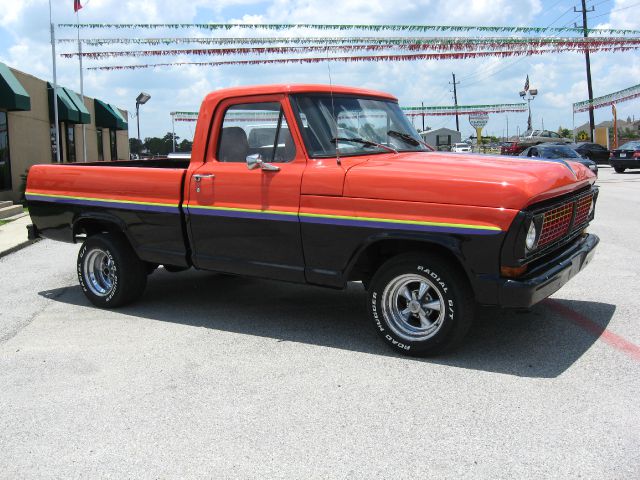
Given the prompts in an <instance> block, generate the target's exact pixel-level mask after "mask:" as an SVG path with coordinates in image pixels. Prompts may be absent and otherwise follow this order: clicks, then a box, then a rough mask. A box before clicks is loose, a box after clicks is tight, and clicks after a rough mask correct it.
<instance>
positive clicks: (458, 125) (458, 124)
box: [449, 73, 460, 132]
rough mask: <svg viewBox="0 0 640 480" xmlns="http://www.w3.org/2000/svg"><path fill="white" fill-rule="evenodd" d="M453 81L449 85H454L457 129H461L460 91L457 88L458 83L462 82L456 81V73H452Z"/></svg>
mask: <svg viewBox="0 0 640 480" xmlns="http://www.w3.org/2000/svg"><path fill="white" fill-rule="evenodd" d="M451 75H453V82H449V85H453V103H454V105H455V106H456V130H457V131H458V132H459V131H460V120H458V91H457V90H456V85H460V82H456V74H455V73H452V74H451Z"/></svg>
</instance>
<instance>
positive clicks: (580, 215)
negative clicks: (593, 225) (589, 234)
mask: <svg viewBox="0 0 640 480" xmlns="http://www.w3.org/2000/svg"><path fill="white" fill-rule="evenodd" d="M591 202H593V196H592V195H586V196H584V197H582V198H579V199H578V201H576V218H575V220H574V221H573V225H574V228H577V227H580V226H582V225H584V224H585V223H587V221H588V220H589V210H591Z"/></svg>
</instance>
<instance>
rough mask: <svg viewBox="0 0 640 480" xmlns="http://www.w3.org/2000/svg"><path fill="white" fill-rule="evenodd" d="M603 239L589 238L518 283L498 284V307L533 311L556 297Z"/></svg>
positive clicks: (516, 280) (504, 281) (509, 280)
mask: <svg viewBox="0 0 640 480" xmlns="http://www.w3.org/2000/svg"><path fill="white" fill-rule="evenodd" d="M599 242H600V239H599V238H598V237H597V236H596V235H593V234H586V235H585V236H584V237H583V239H582V241H581V242H579V243H578V245H576V247H574V248H571V249H570V250H569V251H568V252H565V254H563V255H562V256H560V257H558V258H553V259H552V260H549V261H547V262H545V263H544V264H543V265H540V266H538V267H536V268H535V269H533V270H532V271H531V272H529V273H528V274H527V276H525V277H522V278H518V279H501V280H500V281H499V284H498V298H499V305H500V306H502V307H522V308H526V307H530V306H531V305H535V304H536V303H538V302H540V301H541V300H544V299H545V298H547V297H548V296H549V295H551V294H553V293H555V292H556V291H558V290H559V289H560V287H562V286H563V285H564V284H565V283H567V282H568V281H569V280H571V278H573V277H574V276H575V275H576V274H577V273H578V272H579V271H580V270H582V269H583V268H584V267H586V266H587V265H588V264H589V262H590V261H591V259H592V258H593V255H594V254H595V248H596V246H597V245H598V243H599Z"/></svg>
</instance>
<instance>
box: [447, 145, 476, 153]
mask: <svg viewBox="0 0 640 480" xmlns="http://www.w3.org/2000/svg"><path fill="white" fill-rule="evenodd" d="M451 151H452V152H455V153H465V152H466V153H469V152H471V145H469V144H468V143H454V144H453V147H452V148H451Z"/></svg>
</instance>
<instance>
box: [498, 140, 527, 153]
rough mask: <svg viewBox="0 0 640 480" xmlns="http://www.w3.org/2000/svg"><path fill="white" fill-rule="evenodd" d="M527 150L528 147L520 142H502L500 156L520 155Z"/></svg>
mask: <svg viewBox="0 0 640 480" xmlns="http://www.w3.org/2000/svg"><path fill="white" fill-rule="evenodd" d="M525 148H527V146H526V145H523V144H522V143H519V142H502V144H501V145H500V155H519V154H520V153H521V152H522V151H523V150H524V149H525Z"/></svg>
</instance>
